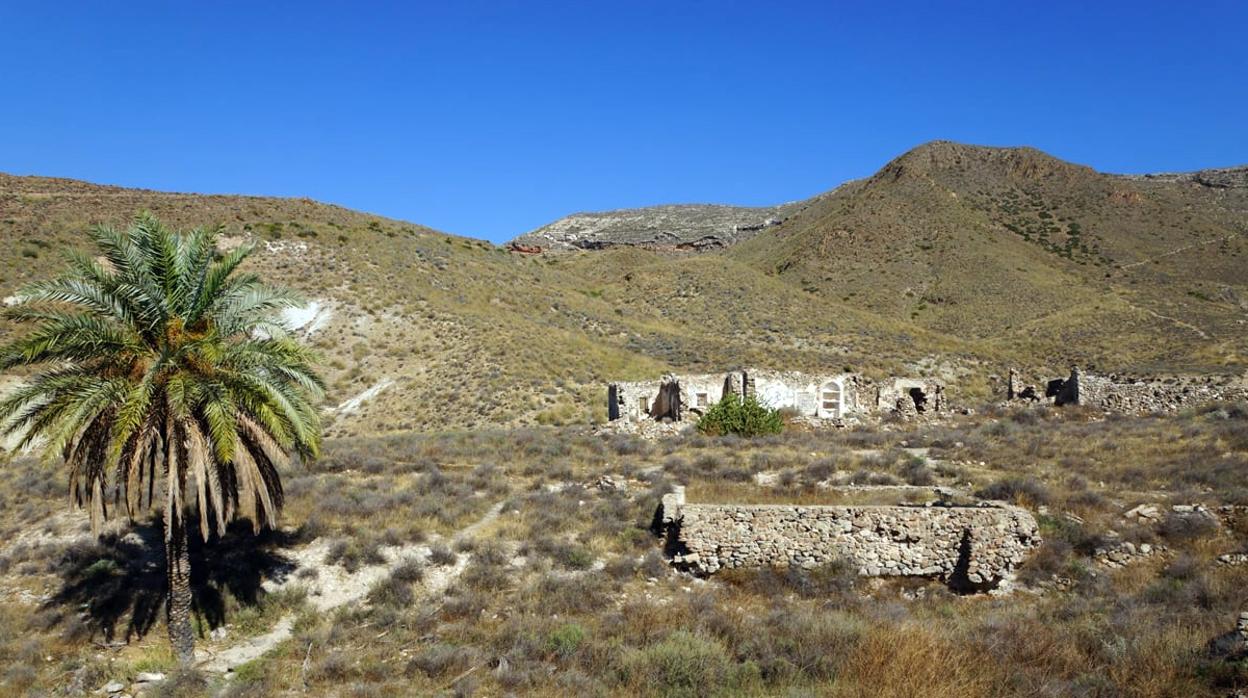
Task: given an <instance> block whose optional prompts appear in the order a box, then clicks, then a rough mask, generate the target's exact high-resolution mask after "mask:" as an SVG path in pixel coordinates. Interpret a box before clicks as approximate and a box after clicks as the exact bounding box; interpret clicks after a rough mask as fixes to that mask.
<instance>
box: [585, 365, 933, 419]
mask: <svg viewBox="0 0 1248 698" xmlns="http://www.w3.org/2000/svg"><path fill="white" fill-rule="evenodd" d="M669 389H674V390H676V391H678V393H679V399H678V401H677V402H678V409H675V410H668V409H666V406H667V405H668V404H670V402H671V401H670V400H668V399H667V397H666V395H667V394H668V393H667V392H666V391H667V390H669ZM728 392H732V393H737V394H747V395H753V396H755V397H756V398H758V401H759V402H761V403H763V404H765V405H767V406H768V407H774V408H778V409H785V410H790V411H792V412H794V413H795V414H798V415H801V416H803V417H809V418H813V419H823V420H828V419H830V420H839V419H842V418H845V417H850V416H858V415H865V414H870V413H872V412H893V411H896V410H904V411H908V412H940V411H942V410H944V409H945V394H944V385H943V384H942V383H940V382H939V381H933V380H927V379H918V378H897V379H892V380H889V381H884V382H882V383H880V384H879V385H878V386H877V385H876V384H875V383H873V382H872V381H870V380H867V379H865V378H863V377H861V376H858V375H855V374H852V373H829V374H806V373H798V372H796V371H756V370H753V369H749V370H745V371H730V372H727V373H711V374H706V373H703V374H681V375H668V376H664V377H663V378H662V379H660V380H654V381H631V382H619V383H612V384H611V385H610V386H608V388H607V415H608V417H609V418H610V419H611V420H617V419H627V420H633V421H637V420H642V419H663V418H670V419H672V420H673V421H682V420H686V419H697V418H698V416H699V415H701V414H702V413H703V412H704V411H705V410H706V408H708V407H710V406H711V405H714V404H715V403H717V402H719V401H720V400H721V399H722V398H723V396H724V394H725V393H728Z"/></svg>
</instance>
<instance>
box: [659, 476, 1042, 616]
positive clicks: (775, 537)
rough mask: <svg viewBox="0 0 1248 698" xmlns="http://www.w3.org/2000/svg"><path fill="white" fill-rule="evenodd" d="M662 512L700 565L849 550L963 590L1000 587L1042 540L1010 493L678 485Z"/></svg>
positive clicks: (866, 566) (769, 562)
mask: <svg viewBox="0 0 1248 698" xmlns="http://www.w3.org/2000/svg"><path fill="white" fill-rule="evenodd" d="M657 521H658V522H661V524H662V527H663V528H664V531H665V533H666V535H667V544H668V548H669V551H670V552H672V553H673V562H674V563H675V564H677V565H678V566H683V567H685V568H686V569H689V570H691V571H693V572H695V573H698V574H712V573H714V572H716V571H718V570H720V569H723V568H729V569H731V568H737V567H789V566H798V567H804V568H815V567H819V566H821V565H824V564H828V563H830V562H833V561H836V560H845V561H848V562H850V563H851V564H853V565H855V566H856V567H857V568H858V573H859V574H860V575H864V576H915V577H930V578H934V579H939V580H941V581H944V582H946V583H948V584H949V585H950V586H951V587H953V588H955V589H957V590H960V591H985V590H989V589H992V588H995V587H996V586H997V585H998V584H999V583H1000V582H1002V581H1003V580H1007V579H1010V578H1011V577H1012V576H1013V571H1014V569H1015V568H1016V567H1017V566H1018V565H1019V564H1020V563H1021V562H1022V561H1023V560H1024V559H1025V558H1026V557H1027V555H1028V554H1029V553H1030V552H1031V550H1032V549H1033V548H1035V547H1036V546H1037V545H1039V544H1040V534H1039V530H1038V528H1037V526H1036V520H1035V519H1034V518H1033V517H1032V516H1031V514H1030V513H1028V512H1027V511H1026V510H1024V509H1021V508H1019V507H1015V506H1011V505H1008V504H1005V503H1003V502H985V503H982V504H979V505H971V506H953V505H947V504H943V503H930V504H924V505H880V506H876V505H864V506H796V505H785V504H749V505H742V504H689V503H686V502H685V501H684V489H683V488H677V489H676V491H674V492H672V493H671V494H668V495H665V496H664V497H663V500H662V504H661V511H660V512H659V513H658V518H657Z"/></svg>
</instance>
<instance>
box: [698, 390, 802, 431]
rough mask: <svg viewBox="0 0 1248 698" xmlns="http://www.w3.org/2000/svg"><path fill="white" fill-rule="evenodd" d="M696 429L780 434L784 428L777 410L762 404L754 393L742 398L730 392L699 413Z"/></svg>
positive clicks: (782, 419)
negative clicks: (704, 412)
mask: <svg viewBox="0 0 1248 698" xmlns="http://www.w3.org/2000/svg"><path fill="white" fill-rule="evenodd" d="M698 431H701V432H702V433H703V434H710V435H712V436H722V435H724V434H736V435H737V436H747V437H749V436H762V435H764V434H779V433H780V432H782V431H784V418H783V417H782V416H781V415H780V410H777V409H772V408H770V407H768V406H766V405H764V404H762V403H761V402H759V401H758V400H757V399H756V398H755V397H754V396H753V395H751V396H749V397H745V398H742V397H740V396H738V395H731V394H730V395H725V396H724V397H723V399H721V400H720V401H719V402H717V403H715V404H714V405H711V407H710V409H708V410H707V411H706V414H704V415H702V418H701V419H699V420H698Z"/></svg>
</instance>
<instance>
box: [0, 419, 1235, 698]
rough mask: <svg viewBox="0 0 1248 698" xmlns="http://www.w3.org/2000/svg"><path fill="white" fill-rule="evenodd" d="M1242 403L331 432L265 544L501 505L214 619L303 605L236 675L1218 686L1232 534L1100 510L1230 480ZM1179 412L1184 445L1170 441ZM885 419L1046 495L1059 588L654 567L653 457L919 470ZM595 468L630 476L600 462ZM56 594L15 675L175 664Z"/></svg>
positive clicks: (28, 471)
mask: <svg viewBox="0 0 1248 698" xmlns="http://www.w3.org/2000/svg"><path fill="white" fill-rule="evenodd" d="M1246 416H1248V411H1239V409H1238V408H1234V407H1232V406H1227V407H1224V408H1223V409H1220V410H1219V409H1213V410H1205V411H1200V412H1191V413H1186V414H1183V415H1180V416H1177V417H1172V418H1153V417H1144V418H1139V419H1114V420H1098V419H1093V418H1092V417H1091V416H1090V415H1086V414H1079V413H1063V414H1057V413H1055V414H1052V415H1048V414H1042V415H1039V416H1037V415H1029V416H1026V417H1018V416H1016V415H1013V414H1004V413H1003V414H995V413H990V414H986V415H981V416H977V417H971V418H965V419H960V420H957V421H954V422H948V423H944V424H939V425H928V426H923V425H919V426H917V427H915V428H913V429H910V430H908V431H904V432H903V431H888V430H872V429H861V430H845V431H836V432H822V433H803V434H789V435H784V436H779V437H773V438H765V439H759V440H755V441H752V442H751V441H742V440H739V439H732V438H725V439H711V438H705V437H700V436H692V437H688V438H681V439H674V440H669V441H660V442H654V443H648V442H638V441H635V440H632V439H628V438H620V437H615V438H611V439H601V438H597V437H593V436H589V435H586V434H584V433H580V432H578V431H576V430H555V429H539V430H526V429H520V430H503V431H492V432H462V433H446V434H433V435H396V436H391V437H386V438H372V439H354V440H341V441H336V442H333V443H331V444H330V446H329V449H328V455H327V457H326V458H325V459H324V460H323V461H322V462H321V463H319V464H317V465H316V466H315V467H314V468H313V469H312V470H310V471H308V472H301V471H298V470H296V471H292V472H291V473H288V474H287V478H288V483H289V485H290V487H289V488H288V489H289V505H288V509H287V518H286V521H287V523H288V524H290V525H291V526H295V527H302V528H303V532H302V533H301V534H300V536H301V537H297V538H295V539H294V540H292V541H290V542H288V543H285V544H284V545H299V544H302V543H301V541H305V540H307V538H309V537H311V536H313V535H316V536H329V537H330V538H332V539H339V540H342V541H344V542H345V543H346V544H347V545H348V546H351V547H355V548H358V549H360V550H361V551H363V550H365V549H367V548H368V547H369V546H371V545H381V544H385V543H386V541H387V540H393V539H392V538H391V536H394V537H397V539H398V540H410V539H412V538H419V537H423V536H434V535H442V536H448V535H450V534H451V533H452V532H453V531H455V530H457V528H459V527H461V526H462V525H463V524H464V523H465V522H467V521H471V520H474V519H475V518H477V517H479V516H480V514H481V513H482V512H483V511H484V510H485V509H486V508H487V507H488V506H489V504H490V503H492V502H494V501H505V502H506V504H505V505H504V507H503V513H502V515H501V516H500V518H499V519H498V520H497V521H496V522H495V523H494V524H493V525H491V526H488V527H486V528H484V529H482V530H481V531H479V532H478V534H477V536H476V537H475V539H473V540H463V541H461V542H459V543H458V544H456V545H453V546H451V545H449V541H448V545H447V546H446V547H445V548H441V549H440V552H439V554H438V555H437V556H436V557H435V558H432V559H430V560H429V561H428V562H426V563H424V565H419V566H418V565H411V566H405V567H403V568H401V570H400V571H399V572H398V573H396V574H394V575H392V576H391V577H390V578H388V579H386V580H385V581H384V582H382V583H380V584H378V585H377V586H376V587H374V588H373V590H372V593H371V594H370V603H369V604H368V605H367V606H364V607H358V608H354V609H344V610H342V611H339V612H337V613H332V614H318V613H312V612H309V611H307V610H300V609H301V606H300V605H299V604H301V603H302V601H301V600H300V599H298V598H289V599H285V598H275V599H268V598H266V597H265V596H264V595H261V596H260V597H259V598H258V599H256V600H255V601H253V602H246V601H244V600H242V599H240V598H234V599H233V600H231V601H230V602H229V603H227V604H226V608H225V612H226V619H225V622H228V623H231V624H232V625H233V627H234V631H233V632H234V633H235V637H241V636H245V635H246V634H248V633H250V632H255V631H258V630H259V629H262V627H263V626H264V625H265V624H266V623H271V622H272V620H274V617H275V615H276V614H280V613H285V612H290V611H293V612H295V613H296V614H297V616H298V621H297V623H296V629H295V637H294V638H292V639H291V640H290V641H288V642H286V643H283V644H282V645H281V646H279V647H278V649H277V650H276V651H274V652H272V653H270V654H269V655H267V656H265V657H264V658H263V659H261V660H259V661H258V662H256V663H254V664H253V665H250V666H248V667H244V668H243V670H242V671H240V672H239V675H238V677H237V678H236V679H235V680H234V681H233V682H232V685H231V687H230V689H229V691H230V693H229V695H257V696H259V695H274V694H277V695H280V694H285V693H300V692H303V691H309V692H312V693H319V694H340V695H381V696H385V695H410V694H412V693H420V694H434V693H438V692H439V691H443V692H447V693H459V694H464V695H468V694H475V695H501V694H505V693H515V694H523V695H539V696H541V695H548V696H556V695H567V694H568V693H583V694H590V695H635V694H639V693H640V694H655V695H741V694H746V695H751V694H754V695H777V694H780V695H784V694H820V695H843V696H868V695H870V696H880V695H883V696H889V695H891V696H908V695H916V694H920V695H931V696H1002V695H1020V696H1066V695H1126V696H1172V695H1191V696H1218V695H1225V694H1226V693H1227V692H1228V691H1230V690H1231V689H1232V688H1234V687H1238V688H1241V689H1242V688H1244V687H1246V686H1248V667H1245V666H1244V665H1243V663H1242V662H1241V663H1239V664H1236V663H1234V662H1229V661H1226V660H1224V659H1223V658H1221V657H1220V656H1218V655H1216V654H1210V653H1209V652H1207V651H1206V649H1205V647H1206V643H1208V642H1209V641H1210V640H1212V639H1214V638H1215V637H1217V636H1218V635H1220V634H1222V633H1225V632H1226V631H1227V630H1229V629H1230V627H1231V624H1232V623H1233V621H1234V617H1235V615H1236V614H1237V613H1238V612H1239V610H1240V609H1242V608H1244V607H1245V606H1248V592H1246V591H1245V590H1246V589H1248V569H1246V568H1244V567H1229V566H1226V565H1221V564H1219V563H1217V562H1216V561H1215V558H1216V555H1218V554H1221V553H1223V552H1227V551H1230V550H1234V549H1245V548H1248V538H1246V537H1245V531H1244V530H1243V529H1242V527H1239V526H1232V527H1220V528H1199V529H1190V530H1189V529H1181V528H1167V526H1166V525H1162V526H1157V527H1140V526H1135V525H1129V524H1128V523H1127V522H1124V521H1123V520H1122V519H1121V518H1120V514H1121V512H1122V511H1124V510H1126V509H1128V508H1130V507H1131V506H1134V505H1135V504H1138V503H1141V502H1145V501H1148V502H1157V503H1159V504H1161V505H1163V506H1164V505H1168V504H1169V503H1190V502H1199V503H1202V504H1205V505H1207V506H1210V507H1216V506H1218V505H1221V504H1226V503H1244V499H1243V494H1244V492H1243V482H1242V472H1243V470H1242V466H1243V464H1244V460H1243V459H1244V458H1245V457H1246V456H1248V443H1246V442H1245V441H1244V440H1243V439H1244V433H1245V423H1246V422H1245V417H1246ZM1176 435H1178V436H1180V437H1181V439H1182V443H1181V444H1180V445H1171V443H1172V442H1173V441H1174V440H1175V438H1176ZM903 441H905V442H906V443H907V444H908V445H910V446H923V447H927V448H930V449H931V456H932V457H933V458H935V459H936V461H935V462H932V463H929V464H926V465H925V467H927V468H930V470H931V476H932V477H933V478H934V479H935V480H936V482H937V483H938V484H960V485H962V486H965V487H968V488H971V489H985V490H990V489H1000V490H1002V491H1005V490H1008V491H1009V492H1011V493H1013V494H1014V495H1015V496H1016V499H1018V500H1020V501H1024V503H1025V504H1026V505H1027V506H1031V507H1033V508H1038V507H1040V506H1044V507H1047V511H1048V514H1039V515H1038V519H1039V520H1040V522H1041V526H1042V530H1043V532H1044V535H1045V537H1046V543H1045V547H1044V548H1043V549H1042V550H1041V551H1039V552H1038V553H1037V554H1036V555H1035V556H1033V558H1032V560H1031V561H1030V562H1029V563H1028V564H1027V565H1026V566H1025V568H1024V570H1023V574H1022V575H1021V576H1022V578H1023V579H1024V580H1026V581H1028V582H1029V583H1031V584H1041V583H1045V584H1047V583H1048V582H1050V580H1051V579H1052V578H1053V577H1054V576H1055V575H1056V576H1057V577H1061V578H1064V579H1067V580H1069V585H1070V586H1069V588H1068V589H1067V590H1065V591H1057V590H1053V589H1049V590H1048V591H1045V592H1044V593H1042V594H1040V595H1034V594H1030V593H1019V594H1015V595H1013V596H1010V597H1005V598H983V597H979V598H963V597H957V596H955V595H953V594H952V593H950V592H948V591H947V590H945V589H943V587H940V586H939V585H935V584H924V583H921V582H916V581H912V580H896V581H887V582H873V581H868V580H863V579H860V578H858V577H856V576H855V575H854V574H853V573H852V570H846V569H843V568H839V567H830V568H826V569H822V570H815V571H811V572H804V571H798V570H790V571H769V570H762V571H754V572H751V571H734V572H733V573H731V574H722V575H717V576H716V577H714V578H712V579H710V580H707V581H699V580H693V579H691V578H688V577H685V576H682V575H679V574H676V573H674V572H672V571H671V570H670V568H669V567H668V565H667V564H666V562H665V561H664V560H663V559H662V557H661V555H660V554H659V547H660V546H659V543H658V541H656V540H655V539H654V538H653V536H652V534H651V533H650V532H649V530H648V526H649V524H650V522H651V516H652V514H653V511H654V507H655V506H656V505H657V501H658V498H659V496H660V495H661V494H662V493H663V492H664V491H666V489H667V488H668V487H669V486H670V484H671V483H673V482H680V483H683V484H686V485H687V486H688V491H689V493H691V494H692V493H708V494H709V493H715V494H717V495H722V496H724V497H737V496H742V497H745V496H747V495H749V494H750V489H751V488H753V487H754V485H752V484H750V478H752V477H753V474H754V473H756V472H765V473H771V474H775V475H776V476H777V477H783V476H784V473H792V474H793V475H792V477H791V478H788V479H787V484H784V485H781V484H779V482H777V484H776V486H775V487H774V488H767V492H766V493H764V495H762V496H763V497H765V498H766V497H772V496H780V495H781V494H782V493H787V494H796V495H798V496H800V494H801V492H802V491H803V490H804V488H806V487H808V486H809V485H810V483H812V482H816V481H819V480H823V479H826V478H827V477H828V476H829V472H836V471H840V472H842V473H844V474H846V475H847V476H849V477H851V478H853V477H858V476H859V474H860V473H862V474H865V475H864V477H866V476H869V477H871V478H875V479H882V478H885V477H887V478H892V479H894V480H897V481H903V478H904V477H906V476H907V474H913V472H914V469H915V465H914V463H913V456H911V455H910V453H908V452H906V451H904V450H901V444H902V442H903ZM958 444H960V445H958ZM868 449H869V450H868ZM980 460H984V461H985V462H986V463H987V464H988V465H986V466H982V467H981V466H979V465H978V462H979V461H980ZM15 465H18V466H19V467H10V468H8V469H5V470H3V471H0V496H2V497H4V498H5V501H6V502H8V503H10V506H7V507H6V508H5V509H4V511H3V514H0V524H2V525H3V526H4V527H6V530H10V531H23V530H30V529H31V527H32V525H33V524H34V522H37V521H40V520H42V518H43V517H46V516H47V514H48V513H50V512H53V511H56V510H57V509H59V508H60V507H61V505H62V502H61V500H60V492H59V487H58V488H53V487H47V488H41V487H39V486H38V485H37V483H40V482H43V481H44V479H47V480H50V481H53V482H55V481H56V478H57V477H59V476H60V474H59V473H58V472H57V471H56V470H54V469H48V470H41V469H40V468H38V467H34V466H32V465H30V464H26V463H23V464H15ZM1237 468H1238V470H1237ZM606 473H609V474H612V475H613V476H614V477H615V478H616V479H617V480H623V481H624V482H625V483H626V487H627V489H625V490H623V491H611V490H606V491H604V490H599V489H597V488H596V487H594V486H593V485H594V483H596V482H597V479H598V478H599V476H601V475H602V474H606ZM1237 473H1238V474H1237ZM34 474H38V477H35V475H34ZM1101 480H1104V485H1103V486H1102V485H1101ZM1206 486H1209V487H1212V488H1213V489H1205V487H1206ZM337 497H340V498H341V499H342V502H343V503H341V504H338V503H334V502H335V501H336V498H337ZM692 498H693V497H691V499H692ZM422 512H424V513H422ZM1068 512H1069V513H1072V514H1075V515H1076V516H1078V517H1079V519H1080V520H1081V521H1082V523H1078V522H1076V520H1074V519H1071V518H1069V517H1067V516H1066V514H1067V513H1068ZM1111 531H1114V532H1116V533H1118V534H1119V535H1120V536H1122V538H1123V539H1125V540H1132V541H1135V542H1137V543H1138V542H1152V543H1153V544H1155V545H1165V546H1166V547H1167V548H1168V551H1167V553H1166V554H1165V555H1162V556H1155V557H1153V558H1149V559H1148V560H1147V561H1142V562H1139V563H1136V564H1132V565H1129V566H1127V567H1126V568H1123V569H1119V570H1110V569H1108V568H1106V567H1103V566H1101V565H1099V564H1098V563H1096V562H1095V561H1094V560H1093V559H1092V557H1091V556H1092V553H1093V551H1094V549H1095V547H1096V546H1097V545H1099V544H1101V541H1103V540H1105V539H1106V537H1107V536H1109V535H1110V532H1111ZM452 548H454V549H452ZM54 550H55V549H53V551H51V552H49V551H45V552H43V553H40V554H39V555H32V554H30V553H26V554H11V553H6V555H5V562H4V563H3V564H4V565H5V567H3V568H2V569H3V570H4V571H3V572H2V573H0V574H2V575H3V576H2V577H0V579H2V580H3V583H4V585H17V586H21V587H25V588H35V589H38V588H41V587H42V586H44V585H46V586H48V587H49V588H52V589H55V588H56V587H57V585H58V584H60V583H62V581H63V580H62V577H61V574H62V573H61V572H58V569H60V568H58V567H57V566H55V565H53V566H51V567H49V566H46V565H42V564H38V561H39V560H40V559H41V556H42V557H47V556H49V555H51V556H56V555H57V554H58V553H56V552H54ZM278 552H280V548H279V549H278ZM461 555H469V556H471V557H470V561H469V563H468V567H467V569H466V571H465V572H464V574H463V576H462V577H461V578H460V579H459V580H458V581H457V582H456V583H455V584H453V585H451V587H450V588H449V589H448V590H447V591H446V592H445V593H443V594H437V595H428V594H426V593H425V592H424V591H423V586H422V581H421V580H422V579H424V578H427V577H428V576H429V575H431V574H434V570H436V569H439V568H440V567H444V566H445V565H446V564H448V563H450V562H453V558H452V557H451V556H456V557H458V556H461ZM81 564H87V565H88V566H89V564H94V563H92V561H91V559H90V558H89V557H85V558H82V563H81ZM81 564H80V566H79V568H80V569H81ZM409 567H410V569H409ZM902 592H905V594H906V595H905V596H903V593H902ZM919 592H921V593H920V594H919V596H918V598H915V595H916V593H919ZM71 610H72V609H68V608H64V607H55V606H54V607H53V608H52V609H51V610H50V612H49V611H45V610H40V609H39V608H38V607H31V606H29V605H24V604H21V603H19V602H16V601H14V600H12V599H9V600H5V601H3V602H0V658H3V660H4V661H3V662H0V664H4V665H5V666H6V669H5V673H4V674H3V675H0V682H4V688H5V689H6V691H7V692H9V693H13V692H17V693H21V692H30V691H39V690H44V689H49V688H51V687H53V686H63V685H65V684H66V683H67V682H68V681H70V680H71V679H72V677H75V676H78V677H82V678H83V680H84V681H87V684H86V688H87V689H88V690H92V689H94V688H96V687H98V685H100V684H102V683H103V682H104V680H105V677H113V676H116V675H117V674H118V673H119V672H120V673H124V672H131V673H132V672H134V671H135V670H136V667H140V666H143V667H150V668H155V669H158V670H164V669H168V668H169V666H170V665H169V658H168V656H167V652H165V651H163V648H164V646H165V645H164V640H163V637H162V635H163V633H162V632H161V628H160V626H159V624H157V625H156V626H154V627H155V631H154V632H152V633H150V634H148V635H147V636H145V637H142V638H141V639H137V638H136V639H134V640H132V644H131V645H130V646H128V647H126V648H123V649H121V650H120V651H119V652H117V655H116V659H117V661H116V663H114V664H113V667H112V668H111V669H109V668H108V666H107V665H106V664H101V663H100V662H98V661H97V660H95V659H94V658H93V657H94V651H93V649H92V647H91V645H89V644H88V642H89V639H90V638H92V637H95V638H97V639H98V638H99V637H100V636H99V634H98V633H99V628H98V627H97V626H95V625H94V624H93V623H91V622H87V623H85V624H83V623H80V622H79V621H76V620H75V619H74V614H73V613H72V612H71ZM205 627H206V626H205ZM46 656H52V657H53V660H52V661H50V662H49V661H47V660H41V661H28V660H29V659H30V658H36V657H46ZM305 658H306V668H305ZM903 668H904V670H903ZM92 684H94V685H92ZM305 686H306V688H305ZM212 690H215V689H213V688H212V687H211V686H209V687H208V688H204V689H202V690H201V689H193V690H192V691H191V693H190V695H198V694H201V693H202V694H207V693H210V692H211V691H212ZM196 691H199V693H196Z"/></svg>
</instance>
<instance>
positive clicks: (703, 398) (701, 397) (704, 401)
mask: <svg viewBox="0 0 1248 698" xmlns="http://www.w3.org/2000/svg"><path fill="white" fill-rule="evenodd" d="M697 401H698V403H697V404H698V407H706V406H707V405H709V404H710V402H711V396H710V395H707V394H706V393H698V394H697Z"/></svg>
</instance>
